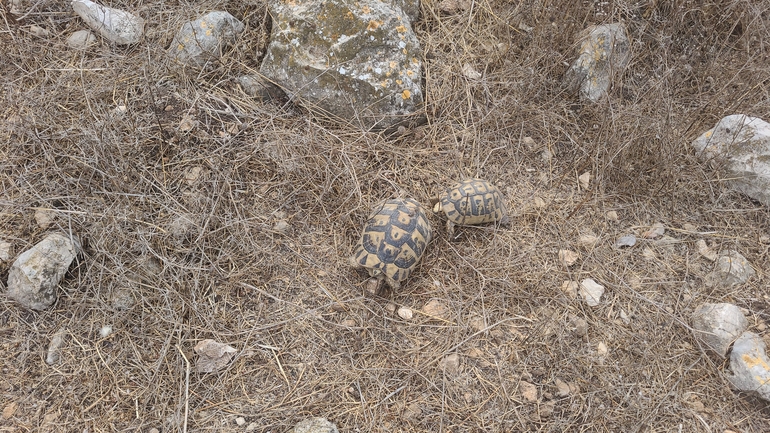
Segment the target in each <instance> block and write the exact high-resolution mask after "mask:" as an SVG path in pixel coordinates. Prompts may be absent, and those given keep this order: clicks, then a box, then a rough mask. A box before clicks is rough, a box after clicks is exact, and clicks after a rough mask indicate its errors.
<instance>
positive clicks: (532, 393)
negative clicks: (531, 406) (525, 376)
mask: <svg viewBox="0 0 770 433" xmlns="http://www.w3.org/2000/svg"><path fill="white" fill-rule="evenodd" d="M519 392H520V393H521V396H522V397H524V400H526V401H528V402H529V403H535V402H536V401H537V387H536V386H535V385H533V384H531V383H529V382H526V381H523V380H522V381H521V382H519Z"/></svg>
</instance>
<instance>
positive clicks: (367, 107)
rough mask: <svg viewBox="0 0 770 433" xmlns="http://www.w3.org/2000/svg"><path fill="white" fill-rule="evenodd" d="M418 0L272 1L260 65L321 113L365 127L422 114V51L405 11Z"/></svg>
mask: <svg viewBox="0 0 770 433" xmlns="http://www.w3.org/2000/svg"><path fill="white" fill-rule="evenodd" d="M418 4H419V3H418V2H416V1H413V0H403V1H398V2H386V1H380V0H360V1H357V2H353V1H351V0H306V1H303V2H301V3H297V2H284V1H277V0H272V1H270V2H269V10H270V15H271V16H272V17H273V26H272V35H271V39H270V45H269V46H268V49H267V53H266V55H265V58H264V60H263V62H262V66H261V68H260V72H261V73H262V75H264V76H265V77H266V78H267V79H269V80H270V81H272V82H274V83H276V84H277V85H279V86H280V87H281V88H283V89H285V90H286V91H287V93H288V94H289V96H290V97H291V99H293V100H295V101H296V102H298V103H300V104H303V105H304V106H305V107H306V108H307V109H309V110H311V111H314V112H316V113H318V114H320V115H321V116H323V117H325V118H330V117H331V118H334V119H338V120H343V121H345V122H354V123H357V124H360V125H361V126H362V127H364V128H365V129H370V128H375V129H388V128H391V127H394V126H398V125H401V124H403V123H405V122H407V121H409V119H410V118H412V117H413V115H415V114H417V116H416V117H418V118H419V119H414V120H422V118H423V117H424V115H420V114H419V113H418V112H419V111H421V110H422V107H423V91H422V60H421V58H422V50H421V47H420V43H419V41H418V39H417V37H416V35H415V34H414V32H413V31H412V24H411V23H412V21H413V19H415V16H414V15H412V16H410V12H412V11H413V13H415V14H416V11H417V10H418V7H417V5H418ZM402 6H403V9H402ZM405 11H406V12H405Z"/></svg>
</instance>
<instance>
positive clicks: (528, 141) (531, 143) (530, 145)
mask: <svg viewBox="0 0 770 433" xmlns="http://www.w3.org/2000/svg"><path fill="white" fill-rule="evenodd" d="M521 144H523V145H525V146H527V149H529V150H535V146H536V145H537V143H535V139H534V138H532V137H524V138H522V139H521Z"/></svg>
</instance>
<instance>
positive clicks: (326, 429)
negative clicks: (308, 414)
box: [291, 418, 339, 433]
mask: <svg viewBox="0 0 770 433" xmlns="http://www.w3.org/2000/svg"><path fill="white" fill-rule="evenodd" d="M291 433H339V430H337V426H336V425H334V423H333V422H330V421H329V420H327V419H326V418H309V419H306V420H302V421H300V422H298V423H297V425H295V426H294V429H292V431H291Z"/></svg>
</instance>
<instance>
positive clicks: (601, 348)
mask: <svg viewBox="0 0 770 433" xmlns="http://www.w3.org/2000/svg"><path fill="white" fill-rule="evenodd" d="M596 353H597V354H598V355H599V356H606V355H607V354H608V353H610V350H609V349H608V348H607V345H606V344H604V342H603V341H600V342H599V344H597V345H596Z"/></svg>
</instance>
